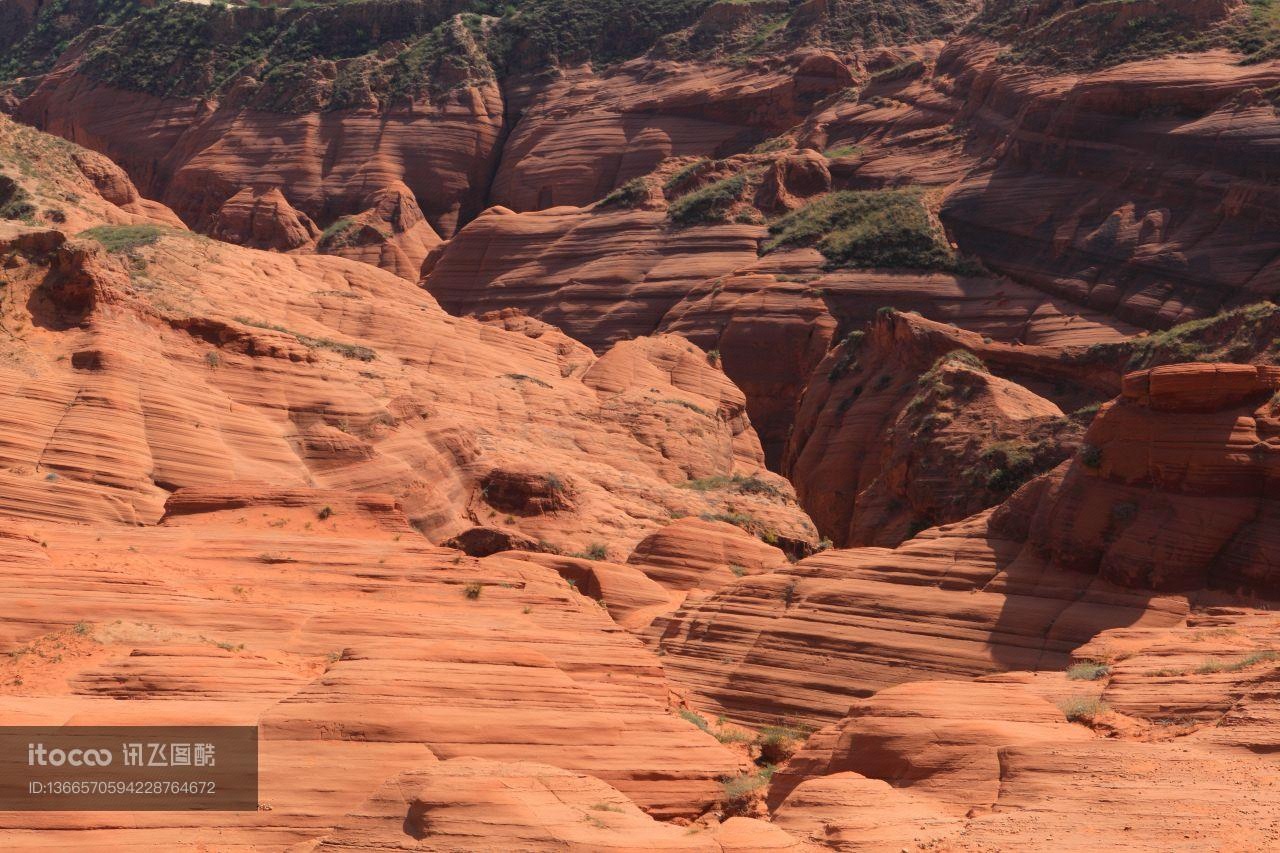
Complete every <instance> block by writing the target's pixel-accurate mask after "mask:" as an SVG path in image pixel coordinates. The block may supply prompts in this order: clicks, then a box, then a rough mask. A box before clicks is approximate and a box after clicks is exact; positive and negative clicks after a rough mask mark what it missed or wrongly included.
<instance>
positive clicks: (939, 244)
mask: <svg viewBox="0 0 1280 853" xmlns="http://www.w3.org/2000/svg"><path fill="white" fill-rule="evenodd" d="M769 233H770V234H771V235H772V236H771V237H770V239H769V240H768V241H766V242H765V244H764V247H763V250H764V251H765V252H771V251H773V250H775V249H778V248H781V247H783V246H813V247H814V248H816V249H817V250H818V251H819V252H821V253H822V254H823V256H824V257H825V258H826V259H827V262H828V265H829V266H832V267H866V268H870V267H882V268H902V269H920V270H944V271H948V272H965V271H967V269H968V266H969V265H968V264H966V263H964V262H962V261H961V260H960V259H959V258H958V257H957V256H956V254H955V252H953V251H952V250H951V246H950V245H949V244H948V243H947V240H946V237H945V235H944V234H943V232H942V227H941V226H940V225H938V223H937V222H936V221H935V220H934V219H933V217H932V216H930V214H929V211H928V210H927V209H926V208H925V205H924V199H923V194H922V193H921V192H920V190H918V189H902V190H845V191H842V192H834V193H830V194H828V195H825V196H822V197H821V198H819V199H818V200H816V201H814V202H811V203H810V204H808V205H805V206H804V207H802V208H800V209H799V210H796V211H793V212H792V213H789V214H787V215H786V216H783V217H782V218H780V219H778V220H777V221H776V222H774V223H773V224H772V225H770V226H769Z"/></svg>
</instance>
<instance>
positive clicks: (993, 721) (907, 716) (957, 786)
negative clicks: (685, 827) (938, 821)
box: [769, 681, 1093, 815]
mask: <svg viewBox="0 0 1280 853" xmlns="http://www.w3.org/2000/svg"><path fill="white" fill-rule="evenodd" d="M1092 738H1093V735H1092V734H1091V733H1090V732H1089V731H1088V730H1087V729H1085V728H1083V727H1082V726H1073V725H1071V724H1070V723H1068V722H1067V721H1066V719H1064V717H1063V715H1062V711H1060V710H1059V709H1058V708H1057V707H1055V706H1054V705H1053V704H1052V703H1050V702H1048V701H1046V700H1044V699H1042V698H1040V697H1039V696H1036V695H1035V694H1034V693H1031V692H1029V691H1027V690H1025V689H1023V688H1022V687H1021V686H1019V685H1012V684H988V683H983V682H972V681H932V682H930V681H920V682H915V683H912V684H902V685H899V686H896V687H890V688H887V689H885V690H881V691H880V692H878V693H876V694H875V696H873V697H871V698H869V699H865V700H861V701H858V702H855V703H854V704H853V706H852V707H851V708H850V710H849V713H848V714H847V715H846V716H845V717H844V719H842V720H841V721H840V722H839V723H837V724H836V725H834V726H832V727H829V728H826V729H823V730H822V731H820V732H818V733H816V734H814V735H813V736H812V737H811V738H809V740H808V742H807V743H806V744H805V747H804V749H802V750H801V751H800V752H799V753H797V754H796V755H795V756H793V757H792V758H791V760H790V761H788V762H787V764H786V766H785V767H783V768H782V769H781V770H780V771H779V772H778V773H777V774H775V776H774V780H773V783H772V784H771V785H770V788H769V799H770V803H771V805H774V806H776V805H778V804H780V803H782V801H783V800H785V799H786V798H787V796H788V795H789V794H790V793H791V792H792V791H793V790H794V789H795V788H796V786H797V785H798V784H799V782H800V781H802V780H804V779H807V778H810V777H815V776H816V777H821V776H829V775H831V774H834V773H847V772H852V773H857V774H860V775H862V776H864V777H866V778H870V779H880V780H882V781H885V782H888V783H889V784H890V785H892V786H893V787H895V788H907V789H910V791H911V793H912V794H914V795H917V796H918V797H920V798H922V799H925V800H927V801H931V802H933V803H934V804H935V806H936V807H937V808H938V809H939V811H941V812H942V813H944V814H953V815H963V814H964V813H966V812H968V811H969V810H970V809H975V808H976V809H979V810H982V811H986V810H987V809H989V808H990V807H991V806H992V805H994V804H995V802H996V800H997V799H998V798H999V795H1000V779H1001V766H1000V751H1001V750H1002V749H1005V748H1008V747H1017V746H1027V745H1030V744H1039V743H1052V744H1055V745H1056V744H1062V743H1074V742H1079V741H1088V740H1091V739H1092Z"/></svg>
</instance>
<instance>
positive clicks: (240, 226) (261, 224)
mask: <svg viewBox="0 0 1280 853" xmlns="http://www.w3.org/2000/svg"><path fill="white" fill-rule="evenodd" d="M209 236H211V237H214V238H215V239H218V240H225V241H227V242H228V243H238V244H239V245H241V246H249V247H251V248H254V249H276V250H278V251H288V250H289V249H296V248H298V247H300V246H305V245H307V244H308V243H311V242H312V241H314V240H315V238H317V237H319V236H320V229H319V228H317V227H316V225H315V223H314V222H312V221H311V218H310V217H308V216H307V215H306V214H305V213H300V212H299V211H297V210H294V209H293V207H292V206H291V205H290V204H289V202H288V201H287V200H286V199H285V197H284V195H283V194H282V193H281V192H280V190H278V189H276V188H275V187H272V188H271V189H268V190H262V191H257V190H254V189H252V188H246V189H243V190H241V191H240V192H238V193H236V194H235V195H233V196H232V197H231V198H229V199H227V201H226V202H225V203H224V204H223V205H222V207H221V208H219V209H218V213H217V215H216V216H215V217H214V220H213V223H212V225H211V226H210V227H209Z"/></svg>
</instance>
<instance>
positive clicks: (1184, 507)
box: [1029, 364, 1280, 597]
mask: <svg viewBox="0 0 1280 853" xmlns="http://www.w3.org/2000/svg"><path fill="white" fill-rule="evenodd" d="M1278 388H1280V370H1278V369H1277V368H1276V367H1255V366H1252V365H1234V364H1179V365H1169V366H1166V367H1157V368H1153V369H1152V370H1149V371H1143V372H1139V373H1134V374H1130V375H1129V376H1126V377H1125V381H1124V389H1123V392H1122V394H1121V396H1120V398H1119V399H1117V400H1116V401H1115V402H1113V403H1110V404H1108V405H1107V406H1106V407H1104V408H1103V409H1102V411H1100V412H1099V413H1098V418H1097V419H1096V420H1095V421H1094V423H1093V425H1092V426H1091V427H1090V428H1089V432H1088V433H1087V434H1086V436H1085V439H1084V440H1085V448H1084V450H1083V451H1082V464H1080V465H1077V466H1075V467H1074V468H1073V469H1072V470H1071V472H1070V473H1069V474H1068V475H1067V476H1066V477H1065V478H1064V479H1063V481H1062V482H1061V484H1058V485H1055V486H1054V487H1052V488H1050V490H1049V491H1048V492H1047V493H1046V495H1045V496H1044V497H1043V498H1042V500H1041V503H1040V506H1039V507H1038V508H1037V510H1036V516H1035V518H1034V519H1033V521H1032V526H1031V535H1030V540H1029V541H1030V543H1031V544H1032V545H1033V546H1034V547H1036V548H1037V549H1039V550H1041V551H1043V552H1045V553H1048V554H1052V555H1053V559H1054V561H1055V562H1057V563H1059V564H1062V565H1069V566H1073V567H1081V568H1087V569H1088V570H1089V571H1096V572H1097V573H1098V574H1100V575H1101V576H1103V577H1106V578H1109V579H1111V580H1113V581H1115V582H1117V583H1121V584H1124V585H1126V586H1141V587H1146V588H1150V589H1166V590H1188V589H1199V588H1204V587H1209V588H1215V589H1225V590H1230V591H1239V592H1244V593H1253V594H1260V595H1263V596H1266V597H1274V596H1275V595H1276V593H1277V588H1276V578H1275V577H1274V572H1273V571H1272V569H1271V567H1272V566H1274V565H1275V564H1276V557H1275V549H1276V547H1277V545H1276V543H1275V541H1274V531H1275V530H1276V525H1275V522H1274V518H1275V512H1276V509H1275V507H1274V501H1275V491H1274V483H1275V476H1276V475H1275V465H1276V457H1275V450H1274V440H1273V434H1274V430H1275V429H1276V424H1277V412H1276V409H1275V402H1274V400H1273V398H1274V396H1275V394H1276V391H1277V389H1278ZM1193 519H1194V521H1193Z"/></svg>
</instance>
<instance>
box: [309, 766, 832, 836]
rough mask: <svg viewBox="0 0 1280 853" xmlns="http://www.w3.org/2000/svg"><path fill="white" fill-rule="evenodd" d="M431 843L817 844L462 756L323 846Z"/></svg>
mask: <svg viewBox="0 0 1280 853" xmlns="http://www.w3.org/2000/svg"><path fill="white" fill-rule="evenodd" d="M406 835H407V836H409V837H410V838H413V839H415V840H416V842H417V844H416V846H418V847H419V848H420V849H427V850H475V851H480V850H493V849H495V848H498V847H501V848H503V849H517V848H519V849H524V850H569V851H581V853H591V851H597V850H605V849H607V850H618V851H637V853H638V851H643V850H692V851H705V853H764V852H765V851H796V853H799V851H809V850H814V849H815V848H811V847H809V846H808V845H806V844H802V843H801V842H799V841H797V840H796V839H794V838H792V837H791V836H789V835H788V834H787V833H786V832H784V831H783V830H781V829H778V828H777V827H775V826H771V825H769V824H768V823H765V822H763V821H756V820H749V819H747V818H732V819H730V820H729V821H726V822H725V823H724V824H721V825H718V826H716V827H715V828H714V829H712V830H709V831H703V832H696V833H691V831H690V830H688V829H686V828H684V827H680V826H675V825H672V824H664V823H659V822H657V821H655V820H654V819H653V818H651V817H650V816H648V815H646V814H645V813H644V812H642V811H641V810H640V809H638V808H636V807H635V805H634V804H632V802H631V801H630V800H628V799H627V798H626V796H624V795H623V794H621V793H619V792H618V791H617V790H616V789H614V788H612V787H610V786H609V785H607V784H605V783H603V782H601V781H599V780H598V779H593V778H591V777H589V776H583V775H580V774H573V773H567V772H565V771H564V770H561V769H560V768H558V767H552V766H548V765H540V764H532V763H514V762H507V761H481V760H478V759H467V758H457V759H453V760H451V761H442V762H439V763H437V764H434V765H429V766H428V767H426V768H424V769H421V770H415V771H410V772H407V773H404V774H402V775H401V776H400V777H399V778H397V779H394V780H391V781H389V782H388V783H387V785H385V786H384V787H383V788H382V789H381V790H379V791H378V792H377V793H376V794H375V795H374V796H373V797H372V798H370V800H369V801H368V802H366V803H364V804H363V805H362V806H361V807H360V808H359V809H357V810H355V811H353V812H352V813H351V814H350V815H348V816H347V817H346V818H344V819H343V822H342V824H341V825H340V826H339V827H338V828H337V829H336V830H335V831H334V833H333V834H332V835H331V836H329V837H328V838H326V839H325V840H324V842H322V843H321V844H320V846H319V847H317V848H316V849H317V850H319V851H325V853H338V851H357V850H399V849H403V845H404V843H405V836H406Z"/></svg>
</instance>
